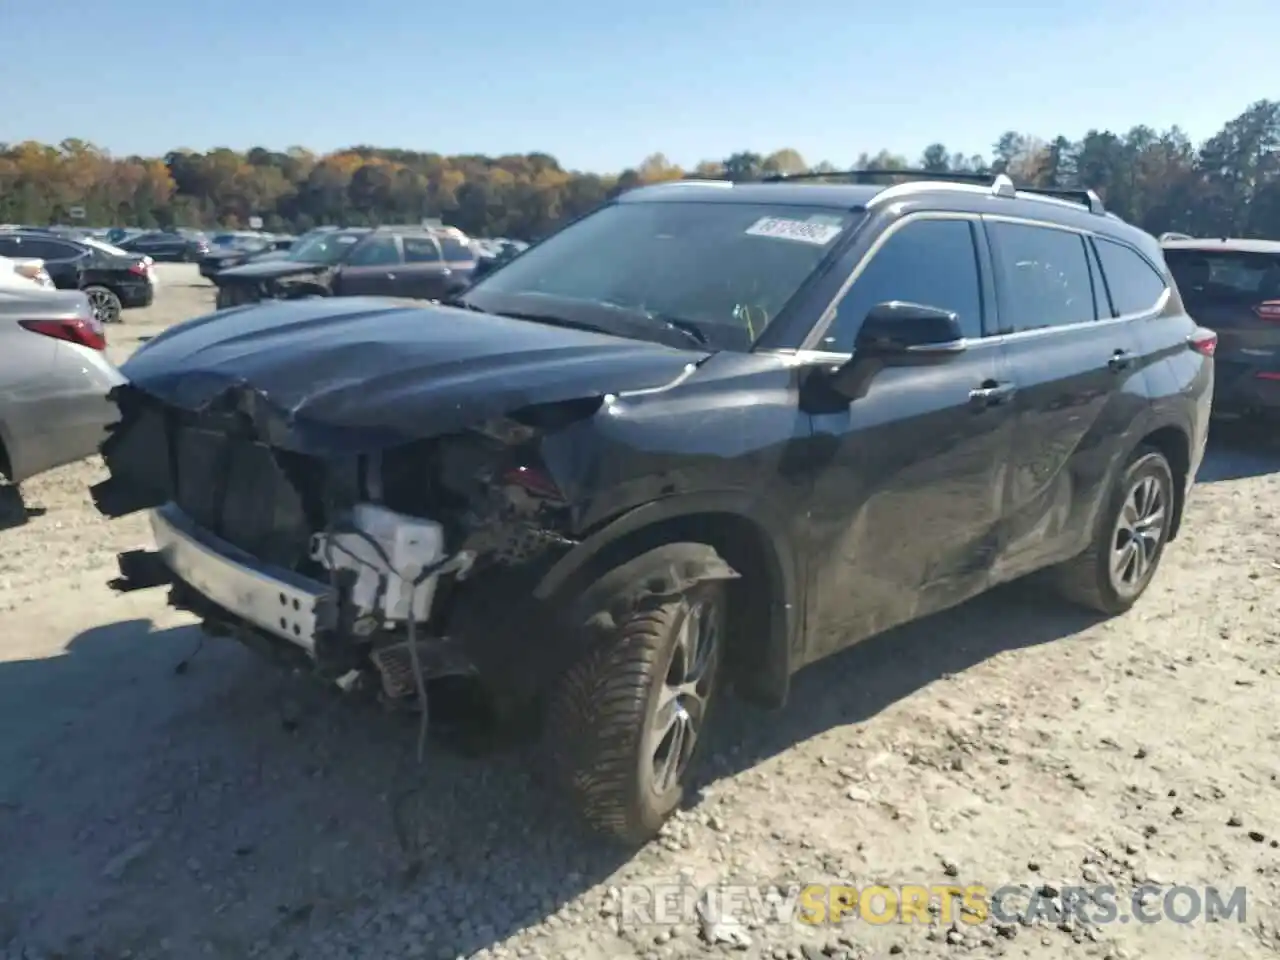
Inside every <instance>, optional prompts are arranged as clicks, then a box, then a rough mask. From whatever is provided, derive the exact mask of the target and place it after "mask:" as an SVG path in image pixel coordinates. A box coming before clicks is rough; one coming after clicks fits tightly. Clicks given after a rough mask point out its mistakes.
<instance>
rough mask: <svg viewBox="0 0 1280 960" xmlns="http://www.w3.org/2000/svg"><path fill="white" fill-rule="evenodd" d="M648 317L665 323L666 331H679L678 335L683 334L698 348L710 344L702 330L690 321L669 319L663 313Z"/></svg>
mask: <svg viewBox="0 0 1280 960" xmlns="http://www.w3.org/2000/svg"><path fill="white" fill-rule="evenodd" d="M650 316H651V317H653V318H654V319H655V320H659V321H661V322H662V323H665V324H666V325H667V327H668V329H671V330H678V331H680V333H683V334H684V335H685V336H686V337H688V338H689V339H690V340H692V341H693V342H694V343H696V344H697V345H698V346H700V347H705V346H706V345H707V344H708V343H710V342H711V341H710V340H708V339H707V335H706V333H704V332H703V330H702V328H701V327H700V326H698V325H697V324H696V323H694V322H693V321H692V320H685V319H682V318H681V317H669V316H667V315H666V314H664V313H651V314H650Z"/></svg>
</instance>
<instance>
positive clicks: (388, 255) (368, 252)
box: [347, 234, 401, 267]
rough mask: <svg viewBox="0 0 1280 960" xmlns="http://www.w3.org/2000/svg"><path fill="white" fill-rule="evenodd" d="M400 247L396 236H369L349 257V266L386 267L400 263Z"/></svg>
mask: <svg viewBox="0 0 1280 960" xmlns="http://www.w3.org/2000/svg"><path fill="white" fill-rule="evenodd" d="M400 262H401V261H400V247H399V245H398V244H397V243H396V238H395V237H394V236H389V235H383V234H379V235H377V236H373V237H369V238H368V239H367V240H365V241H364V243H362V244H360V246H358V247H356V248H355V249H354V250H352V251H351V255H350V256H349V257H347V266H349V267H384V266H391V265H392V264H397V263H400Z"/></svg>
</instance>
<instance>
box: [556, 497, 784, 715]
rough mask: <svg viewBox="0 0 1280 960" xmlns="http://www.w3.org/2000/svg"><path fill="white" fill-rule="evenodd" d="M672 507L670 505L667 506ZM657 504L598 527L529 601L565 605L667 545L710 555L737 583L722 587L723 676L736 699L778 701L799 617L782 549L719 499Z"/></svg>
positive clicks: (765, 529) (763, 527)
mask: <svg viewBox="0 0 1280 960" xmlns="http://www.w3.org/2000/svg"><path fill="white" fill-rule="evenodd" d="M673 499H675V498H673ZM680 499H681V501H682V502H679V503H676V502H671V501H667V500H663V501H658V502H655V503H651V504H648V505H646V506H643V507H639V508H636V509H634V510H631V511H629V512H627V513H624V514H622V515H621V516H619V517H616V518H615V519H613V520H612V521H610V522H608V523H605V524H604V525H602V526H600V527H598V528H597V529H596V530H595V531H594V532H593V533H592V534H591V535H589V536H588V537H586V538H585V539H584V540H583V541H582V542H581V544H580V545H579V546H578V548H577V549H575V550H573V551H571V552H570V554H569V555H568V556H567V557H566V558H565V559H564V560H562V561H561V563H560V564H558V565H557V566H556V567H555V568H553V569H552V570H551V571H549V572H548V574H547V576H546V577H545V578H544V580H543V581H542V583H541V584H540V585H539V587H538V588H537V589H536V590H535V595H536V596H538V597H540V598H541V599H544V600H550V601H551V602H553V603H556V602H558V601H556V600H555V599H554V598H564V600H565V601H566V602H572V601H573V599H574V598H576V597H578V596H580V595H582V593H583V592H584V591H585V590H586V589H587V588H589V587H590V586H591V584H592V583H594V582H595V581H596V580H597V579H599V578H600V577H602V576H604V575H605V574H606V573H608V572H609V571H610V570H613V569H615V568H617V567H619V566H621V565H622V564H624V563H627V562H628V561H630V560H632V559H634V558H636V557H639V556H641V555H642V554H644V553H647V552H648V551H650V550H653V549H655V548H657V547H660V546H663V545H666V544H671V543H702V544H706V545H707V546H710V547H712V548H713V549H714V550H715V551H716V553H718V554H719V555H720V557H721V558H722V559H723V560H724V561H725V563H727V564H728V565H729V566H730V567H732V568H733V569H734V570H735V571H736V572H737V573H738V574H739V577H738V578H737V579H735V580H730V581H727V583H726V587H727V589H728V591H729V598H728V600H729V604H728V606H729V617H730V622H729V625H728V635H729V640H728V644H727V648H726V663H725V668H726V671H727V677H728V678H729V679H731V680H732V681H733V684H734V686H735V687H736V689H737V692H738V693H739V694H740V695H741V696H742V697H743V698H744V699H746V700H748V701H750V702H752V703H756V704H758V705H760V706H765V707H775V706H781V705H782V704H783V703H784V702H785V701H786V696H787V688H788V686H789V680H790V673H791V659H792V658H791V655H790V651H791V638H792V637H793V636H794V635H795V631H796V630H797V629H798V625H797V623H796V617H797V616H798V612H799V611H800V610H801V609H802V605H801V604H800V602H799V600H798V596H797V591H798V577H797V576H796V574H795V572H794V565H793V561H792V558H791V557H790V556H788V552H787V551H786V548H785V547H784V546H783V544H785V541H784V540H782V539H781V538H780V536H778V535H777V534H776V533H775V531H773V530H772V529H771V528H770V527H769V526H768V523H767V521H763V520H761V519H759V518H757V517H754V516H752V515H750V514H748V513H747V512H746V511H744V510H738V509H734V504H732V503H731V502H730V503H726V502H724V500H723V499H722V498H719V502H718V503H717V499H718V498H714V497H706V498H703V497H700V496H692V497H690V498H688V500H684V499H683V498H680Z"/></svg>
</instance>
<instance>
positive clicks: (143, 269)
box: [129, 263, 147, 277]
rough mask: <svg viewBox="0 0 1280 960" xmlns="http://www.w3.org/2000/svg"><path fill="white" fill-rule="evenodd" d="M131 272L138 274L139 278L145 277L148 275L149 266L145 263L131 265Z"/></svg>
mask: <svg viewBox="0 0 1280 960" xmlns="http://www.w3.org/2000/svg"><path fill="white" fill-rule="evenodd" d="M129 272H130V273H133V274H136V275H137V276H139V277H145V276H146V275H147V265H146V264H145V263H133V264H130V265H129Z"/></svg>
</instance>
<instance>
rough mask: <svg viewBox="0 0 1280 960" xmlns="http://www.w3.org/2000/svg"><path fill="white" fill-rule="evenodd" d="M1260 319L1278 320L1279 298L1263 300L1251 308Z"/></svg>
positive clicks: (1279, 311)
mask: <svg viewBox="0 0 1280 960" xmlns="http://www.w3.org/2000/svg"><path fill="white" fill-rule="evenodd" d="M1253 312H1254V313H1256V314H1257V315H1258V318H1259V319H1261V320H1275V321H1280V300H1264V301H1262V303H1260V304H1258V305H1257V306H1256V307H1254V308H1253Z"/></svg>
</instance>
